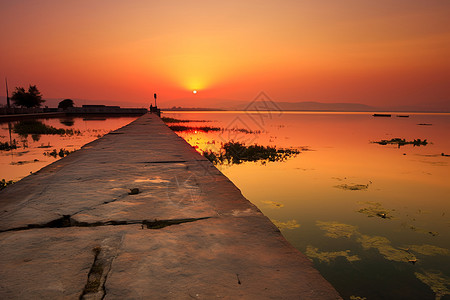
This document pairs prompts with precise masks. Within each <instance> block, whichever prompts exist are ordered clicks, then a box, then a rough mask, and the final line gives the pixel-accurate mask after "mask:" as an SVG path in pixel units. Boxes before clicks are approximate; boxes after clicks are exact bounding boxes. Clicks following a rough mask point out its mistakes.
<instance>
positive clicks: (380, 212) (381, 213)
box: [358, 201, 392, 219]
mask: <svg viewBox="0 0 450 300" xmlns="http://www.w3.org/2000/svg"><path fill="white" fill-rule="evenodd" d="M358 203H360V204H365V205H366V207H363V208H361V209H360V210H358V212H359V213H362V214H365V215H367V216H368V217H379V218H382V219H392V216H390V213H391V212H390V211H389V210H388V209H386V208H383V207H382V206H381V203H378V202H372V201H366V202H358Z"/></svg>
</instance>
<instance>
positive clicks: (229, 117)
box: [164, 112, 450, 299]
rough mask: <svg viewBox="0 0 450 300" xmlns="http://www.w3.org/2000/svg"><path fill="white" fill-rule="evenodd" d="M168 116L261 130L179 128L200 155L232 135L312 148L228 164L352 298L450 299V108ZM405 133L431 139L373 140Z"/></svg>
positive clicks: (232, 175) (247, 192)
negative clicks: (380, 113) (282, 157)
mask: <svg viewBox="0 0 450 300" xmlns="http://www.w3.org/2000/svg"><path fill="white" fill-rule="evenodd" d="M164 115H165V116H167V117H172V118H177V119H191V120H212V121H213V122H208V123H205V122H199V123H184V125H186V124H188V125H186V126H194V127H196V126H197V127H198V126H210V127H211V126H217V127H223V128H226V129H233V128H243V129H247V130H248V131H251V132H253V133H250V134H248V133H247V134H246V133H243V131H237V130H225V131H209V132H202V131H201V130H199V129H197V130H191V131H184V132H179V133H178V134H179V135H180V136H182V137H183V138H185V139H186V140H187V141H188V142H189V143H190V144H191V145H192V146H194V147H197V148H198V150H199V151H207V150H210V151H220V145H221V144H222V143H225V142H227V141H229V140H234V141H239V142H243V143H246V144H254V143H257V144H260V145H266V146H267V145H272V146H276V147H278V148H290V147H294V148H298V149H304V150H303V151H301V153H300V154H299V155H297V156H296V157H294V158H289V159H287V160H286V161H283V162H268V163H266V164H262V163H260V162H247V163H245V162H244V163H242V164H233V165H230V164H224V165H218V166H217V167H218V168H219V169H220V170H221V171H222V172H223V173H224V174H225V175H226V176H227V177H228V178H229V179H230V180H231V181H233V182H234V183H235V184H236V185H237V186H238V187H239V189H241V191H242V193H243V194H244V196H245V197H246V198H247V199H249V200H250V201H251V202H252V203H254V204H255V205H256V206H258V208H260V209H261V211H262V212H263V213H264V214H265V215H266V216H268V217H269V218H270V219H271V220H272V221H273V222H274V223H275V224H276V225H277V226H278V227H279V228H280V230H281V232H282V233H283V235H284V236H285V237H286V239H287V240H288V241H289V242H290V243H291V244H293V245H294V246H295V247H296V248H298V249H299V250H300V251H301V252H303V253H304V254H306V255H307V256H308V257H309V258H310V259H311V260H312V261H313V262H314V265H315V267H316V268H317V269H318V270H319V271H320V272H321V274H322V275H323V276H324V277H325V278H326V279H327V280H328V281H330V282H331V284H332V285H333V286H334V287H335V288H336V289H337V290H338V291H339V293H340V294H341V295H342V296H343V297H344V298H345V299H364V297H365V298H367V299H439V298H442V299H445V298H449V297H450V290H449V289H450V250H449V249H450V231H449V227H450V209H449V208H450V165H449V163H450V157H448V156H445V155H448V154H450V135H449V132H450V114H409V117H408V118H406V117H396V115H395V114H393V115H392V117H373V116H372V114H371V113H302V112H291V113H289V112H271V113H268V112H254V113H245V112H218V113H213V112H206V113H192V112H185V113H165V114H164ZM418 124H421V125H418ZM424 124H426V125H424ZM393 138H402V139H405V140H406V141H412V140H414V139H421V140H424V139H426V140H427V142H428V143H427V145H421V146H413V145H403V146H401V147H398V145H389V144H388V145H380V144H376V143H372V142H374V141H381V140H391V139H393ZM442 154H444V155H442ZM358 297H360V298H358Z"/></svg>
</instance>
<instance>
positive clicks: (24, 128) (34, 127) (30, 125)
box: [14, 120, 80, 136]
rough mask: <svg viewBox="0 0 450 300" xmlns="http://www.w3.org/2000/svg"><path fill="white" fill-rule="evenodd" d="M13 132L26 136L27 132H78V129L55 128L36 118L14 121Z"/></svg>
mask: <svg viewBox="0 0 450 300" xmlns="http://www.w3.org/2000/svg"><path fill="white" fill-rule="evenodd" d="M14 132H15V133H18V134H20V135H22V136H26V135H28V134H59V135H63V134H67V135H73V134H80V131H79V130H73V129H62V128H55V127H53V126H49V125H46V124H44V123H42V122H39V121H36V120H31V121H21V122H19V123H16V124H15V125H14Z"/></svg>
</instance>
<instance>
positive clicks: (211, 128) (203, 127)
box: [169, 125, 223, 132]
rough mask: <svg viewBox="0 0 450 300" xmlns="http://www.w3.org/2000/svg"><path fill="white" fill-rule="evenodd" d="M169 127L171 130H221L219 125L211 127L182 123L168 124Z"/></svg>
mask: <svg viewBox="0 0 450 300" xmlns="http://www.w3.org/2000/svg"><path fill="white" fill-rule="evenodd" d="M169 128H170V129H172V130H173V131H175V132H177V131H203V132H210V131H221V130H223V129H222V128H220V127H211V126H183V125H171V126H169Z"/></svg>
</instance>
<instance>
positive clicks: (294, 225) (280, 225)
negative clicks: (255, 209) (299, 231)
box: [271, 220, 300, 229]
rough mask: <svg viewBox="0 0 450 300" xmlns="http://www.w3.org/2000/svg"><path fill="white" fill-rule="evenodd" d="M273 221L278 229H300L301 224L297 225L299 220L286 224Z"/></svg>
mask: <svg viewBox="0 0 450 300" xmlns="http://www.w3.org/2000/svg"><path fill="white" fill-rule="evenodd" d="M271 221H272V223H273V224H274V225H275V226H277V227H278V229H295V228H299V227H300V224H298V223H297V220H289V221H286V222H281V221H277V220H271Z"/></svg>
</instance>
